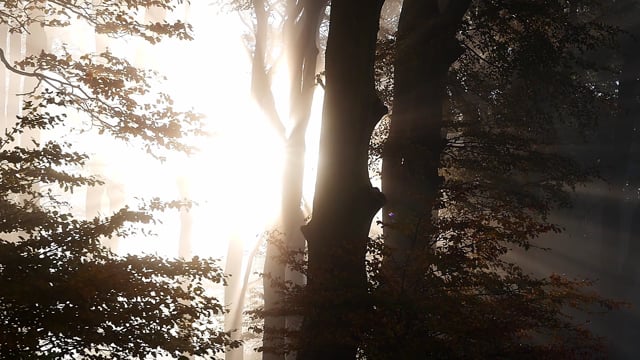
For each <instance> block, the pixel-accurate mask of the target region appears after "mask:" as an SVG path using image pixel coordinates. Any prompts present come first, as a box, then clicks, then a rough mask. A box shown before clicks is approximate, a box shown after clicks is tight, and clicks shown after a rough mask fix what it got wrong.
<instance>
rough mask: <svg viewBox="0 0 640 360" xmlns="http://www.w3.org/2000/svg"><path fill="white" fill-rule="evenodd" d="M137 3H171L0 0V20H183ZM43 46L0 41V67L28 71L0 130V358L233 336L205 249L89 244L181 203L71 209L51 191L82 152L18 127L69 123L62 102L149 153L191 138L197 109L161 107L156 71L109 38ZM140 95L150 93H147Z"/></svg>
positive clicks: (68, 183)
mask: <svg viewBox="0 0 640 360" xmlns="http://www.w3.org/2000/svg"><path fill="white" fill-rule="evenodd" d="M150 6H156V7H161V8H164V9H168V10H171V9H174V8H175V6H176V3H172V2H169V1H130V2H127V4H126V6H123V4H122V3H121V2H117V1H102V2H100V3H94V2H91V1H87V2H66V1H47V2H35V3H34V2H28V1H15V2H9V3H4V4H3V7H2V8H1V9H0V24H1V25H3V26H4V27H5V28H6V29H8V31H9V32H10V33H15V34H22V35H23V36H27V34H28V31H29V29H33V28H34V27H35V28H36V29H37V28H38V27H44V28H52V27H64V26H71V25H72V23H73V22H74V21H75V20H74V19H75V18H78V19H79V20H81V21H84V22H85V23H87V24H89V25H91V26H93V27H95V29H96V31H97V32H99V33H103V34H107V35H109V36H112V37H121V36H140V37H142V38H144V39H145V40H147V41H149V42H151V43H155V42H157V41H159V40H161V38H163V37H166V36H174V37H178V38H182V39H187V38H189V37H190V35H189V29H190V28H189V26H188V25H186V24H184V23H181V22H179V21H178V22H173V23H168V22H161V23H142V22H139V21H138V20H137V14H136V11H137V9H138V8H148V7H150ZM44 50H45V49H42V51H39V52H37V51H31V52H30V53H29V54H28V55H27V56H26V57H25V58H23V59H19V60H16V59H12V60H13V61H10V60H9V59H8V58H7V56H6V54H5V52H4V51H3V49H0V60H1V61H2V63H3V65H4V67H5V68H6V69H7V70H8V71H10V72H11V73H13V74H16V75H18V76H22V77H25V78H27V79H31V80H33V82H32V84H33V88H28V89H25V93H26V95H25V97H24V99H23V100H22V107H23V110H22V115H21V116H19V117H18V118H17V122H15V125H11V126H8V127H7V128H6V129H5V133H4V136H2V137H1V138H0V173H1V175H2V179H3V181H2V184H1V186H0V212H1V217H2V222H1V223H0V234H1V237H0V275H1V276H0V277H1V278H2V280H1V281H0V282H2V284H1V290H0V319H1V320H0V321H1V322H2V330H0V353H1V354H2V356H3V358H27V357H29V358H31V357H49V358H67V357H68V358H71V357H80V358H87V359H105V358H126V357H138V358H142V357H147V356H154V357H158V356H167V355H168V356H173V357H176V358H179V357H184V356H186V355H201V356H205V357H213V356H215V354H216V353H219V352H221V351H223V350H224V349H225V348H226V347H236V346H238V345H239V342H238V341H233V340H231V339H230V336H229V333H226V332H224V331H222V330H221V329H219V328H218V326H217V322H216V321H215V319H214V317H215V316H217V315H218V314H221V313H223V312H224V311H225V309H224V308H223V306H222V305H221V304H220V303H219V302H218V301H217V299H215V298H214V297H212V296H211V295H209V294H208V293H207V292H206V291H205V287H206V286H209V285H210V284H211V283H220V282H224V276H223V274H222V272H221V270H220V269H219V268H218V267H217V265H216V264H215V262H214V261H212V260H209V259H198V258H194V259H192V260H188V261H187V260H168V259H164V258H160V257H157V256H150V255H147V256H126V257H121V256H117V255H115V254H114V253H112V252H111V251H110V250H109V249H108V248H106V247H104V246H103V245H102V244H101V241H102V240H103V239H105V238H108V237H111V236H140V235H139V233H138V232H137V231H136V227H135V226H134V225H135V224H145V223H150V222H153V216H152V215H153V213H155V212H157V211H163V210H168V209H179V208H180V207H182V206H186V205H188V204H187V203H184V202H183V201H171V202H166V201H160V200H159V199H153V200H151V201H147V202H146V203H145V204H144V205H143V206H142V207H141V208H140V209H139V210H136V211H134V210H131V209H129V208H123V209H120V210H119V211H117V212H116V213H114V214H113V215H111V216H109V217H105V218H97V217H96V218H93V219H88V220H83V219H79V218H76V217H75V215H74V214H73V213H72V211H71V209H70V207H69V205H68V204H66V203H65V202H64V201H63V200H61V195H63V194H64V192H65V191H73V190H77V189H78V188H80V187H83V186H92V185H96V184H99V183H100V180H98V179H96V178H95V177H93V176H87V175H85V174H84V173H83V171H82V168H83V167H84V166H85V165H86V161H87V156H86V155H85V154H82V153H78V152H75V151H73V149H72V145H71V144H69V143H65V142H60V141H56V140H52V141H46V142H40V141H38V140H37V139H34V138H32V139H26V138H25V137H24V136H22V135H23V134H28V133H29V132H38V131H51V130H53V129H59V128H64V127H68V126H69V124H68V118H67V117H66V114H65V113H67V112H80V113H83V114H84V115H85V116H86V118H87V122H89V123H90V124H92V126H94V127H96V128H97V129H98V130H99V132H100V133H101V134H102V133H105V134H110V135H112V136H114V137H116V138H118V139H121V140H124V141H139V142H138V144H140V145H141V146H142V147H143V148H145V149H146V150H147V151H148V152H150V153H152V154H153V155H154V156H156V157H161V156H162V154H163V151H165V150H179V151H185V152H189V151H191V149H190V148H189V147H188V146H187V145H185V144H184V142H183V140H182V139H183V137H184V136H185V135H186V134H198V133H199V132H200V130H199V122H198V120H199V116H198V115H197V114H194V113H192V112H179V111H176V110H174V109H173V108H172V101H171V98H170V97H169V96H168V95H167V94H163V93H157V94H153V92H151V90H152V84H153V81H154V79H155V76H156V74H154V73H152V72H150V71H145V70H141V69H137V68H135V67H134V66H132V65H131V64H130V63H129V62H127V61H126V60H124V59H121V58H118V57H116V56H114V55H113V54H112V53H110V52H109V51H108V50H107V51H103V52H100V53H89V54H79V55H77V54H75V53H73V52H72V51H71V50H69V49H68V48H67V47H62V48H60V49H57V50H56V52H46V51H44ZM143 96H150V97H149V98H146V99H148V102H147V101H142V99H143ZM20 136H22V137H23V138H22V139H21V141H20V142H16V140H17V139H18V138H19V137H20ZM26 140H29V141H26ZM58 187H59V188H60V189H61V190H56V189H57V188H58ZM143 235H144V233H143Z"/></svg>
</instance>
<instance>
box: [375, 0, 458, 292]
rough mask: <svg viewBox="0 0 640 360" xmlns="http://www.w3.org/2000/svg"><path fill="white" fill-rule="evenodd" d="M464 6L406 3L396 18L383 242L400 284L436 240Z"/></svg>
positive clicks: (407, 0) (384, 167)
mask: <svg viewBox="0 0 640 360" xmlns="http://www.w3.org/2000/svg"><path fill="white" fill-rule="evenodd" d="M469 2H470V1H468V0H459V1H457V0H450V1H448V2H446V4H444V5H442V4H441V2H437V1H423V0H405V1H404V3H403V6H402V11H401V14H400V19H399V23H398V32H397V37H396V44H397V49H396V59H395V63H394V69H395V70H394V71H395V77H394V102H393V112H392V116H391V123H390V128H389V138H388V140H387V143H386V144H385V150H384V157H383V163H382V189H383V191H384V194H385V196H386V197H387V200H388V202H387V205H386V207H385V209H384V211H383V223H384V237H385V243H386V245H387V246H389V247H390V248H392V249H393V255H392V257H391V265H392V266H391V268H390V270H391V271H392V273H394V272H395V274H394V275H396V277H397V280H399V281H400V284H402V283H404V281H405V280H406V279H404V276H405V274H406V273H405V272H404V271H402V269H403V268H404V267H405V265H406V264H407V261H408V257H409V256H410V253H411V252H412V251H413V250H418V249H420V248H422V249H424V248H425V246H427V245H428V244H429V242H430V240H432V239H433V237H434V236H435V234H433V214H434V213H435V212H436V211H437V209H436V202H437V199H438V191H439V189H440V186H441V182H442V180H441V178H440V176H439V174H438V169H439V167H440V155H441V153H442V150H443V145H444V140H443V137H442V131H443V129H442V127H443V118H442V117H443V111H442V108H443V99H444V93H445V81H446V76H447V73H448V70H449V67H450V66H451V64H452V63H453V62H454V61H455V60H456V59H457V58H458V57H459V56H460V55H461V54H462V50H461V47H460V45H459V44H458V40H457V39H456V37H455V34H456V32H457V30H458V27H459V25H460V22H461V19H462V16H463V15H464V13H465V12H466V9H467V8H468V6H469ZM439 4H440V5H439ZM400 286H402V285H400Z"/></svg>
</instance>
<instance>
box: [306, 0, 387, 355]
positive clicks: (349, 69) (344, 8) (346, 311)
mask: <svg viewBox="0 0 640 360" xmlns="http://www.w3.org/2000/svg"><path fill="white" fill-rule="evenodd" d="M382 4H383V1H374V2H371V1H353V0H350V1H333V2H332V3H331V15H330V29H329V37H328V40H327V50H326V56H325V59H326V60H325V75H326V87H325V100H324V108H323V121H322V128H321V134H320V159H319V164H318V175H317V179H316V191H315V196H314V204H313V216H312V218H311V221H310V222H309V223H308V224H307V225H306V226H304V227H303V234H304V235H305V238H306V240H307V248H308V272H307V276H308V283H307V290H306V292H307V295H308V297H307V298H306V299H305V300H306V303H305V304H304V306H305V308H304V320H303V325H302V329H301V344H300V352H299V355H298V357H299V358H300V359H353V358H355V356H356V351H357V348H358V342H359V340H360V339H359V337H360V336H361V334H362V329H361V324H359V323H358V321H357V320H356V319H357V318H358V315H362V314H366V313H367V312H368V311H370V309H371V308H370V303H369V301H368V300H367V275H366V269H365V254H366V247H367V242H368V234H369V226H370V224H371V220H372V219H373V216H374V215H375V213H376V212H377V211H378V210H379V209H380V207H381V206H382V204H383V202H384V198H383V196H382V195H381V193H380V191H379V190H377V189H374V188H373V187H372V186H371V182H370V180H369V175H368V168H367V164H368V161H367V154H368V146H369V138H370V136H371V133H372V132H373V128H374V126H375V125H376V123H377V122H378V120H380V117H381V116H382V115H383V114H384V113H385V112H386V108H385V107H384V106H383V105H382V102H381V101H380V100H379V98H378V96H377V95H376V93H375V87H374V68H373V65H374V56H375V47H376V34H377V31H378V26H379V25H378V22H379V16H380V10H381V7H382ZM356 18H357V19H359V21H358V22H357V24H356V23H355V22H353V19H356Z"/></svg>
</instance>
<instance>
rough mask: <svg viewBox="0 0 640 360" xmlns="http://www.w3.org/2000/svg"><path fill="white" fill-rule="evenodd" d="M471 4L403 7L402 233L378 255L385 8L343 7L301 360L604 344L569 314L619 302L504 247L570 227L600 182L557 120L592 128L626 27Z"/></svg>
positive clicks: (394, 198)
mask: <svg viewBox="0 0 640 360" xmlns="http://www.w3.org/2000/svg"><path fill="white" fill-rule="evenodd" d="M470 4H471V3H470V2H466V1H449V2H440V3H438V4H435V3H424V2H413V1H404V2H403V14H404V15H406V16H402V15H401V18H400V25H399V29H398V34H397V36H398V37H397V38H396V50H397V52H396V58H395V64H396V67H395V69H394V70H395V72H396V75H395V76H396V77H395V86H396V88H395V89H394V90H395V94H394V98H393V113H392V120H391V130H390V137H393V138H390V140H389V141H390V144H387V145H388V146H389V148H387V149H386V150H385V151H387V152H388V153H387V155H388V156H393V158H392V159H391V163H390V164H389V163H387V164H386V165H391V168H392V169H393V167H394V166H395V167H396V170H397V171H395V172H394V171H393V170H392V171H391V173H387V174H385V169H383V174H382V176H383V179H384V178H385V177H386V178H387V179H389V178H391V179H392V180H395V181H396V183H394V184H391V190H392V191H391V192H390V194H389V204H390V206H392V205H393V206H394V210H393V211H392V213H393V215H392V216H389V215H390V214H387V215H388V216H387V217H386V220H385V221H383V225H384V226H385V227H387V228H388V229H390V230H394V231H398V232H400V236H398V235H397V234H396V235H392V239H391V241H392V242H390V244H393V245H394V246H393V247H394V248H392V249H382V250H380V248H379V247H378V245H376V244H375V242H371V241H369V240H368V238H367V235H368V231H369V225H370V221H371V218H372V217H373V215H374V214H375V212H376V211H377V209H378V207H379V206H381V205H382V199H383V197H382V196H381V194H379V193H378V192H376V191H374V190H373V189H372V188H371V184H370V182H369V178H368V174H367V171H366V164H367V156H366V153H363V148H364V147H366V145H363V139H364V140H366V141H367V142H368V140H369V137H370V135H371V131H372V130H373V126H374V125H375V124H376V123H377V121H378V120H379V119H380V116H381V115H382V114H383V113H384V112H382V111H379V110H381V109H382V107H381V105H380V103H379V100H377V96H376V95H375V93H374V92H373V82H372V80H371V77H373V65H374V64H373V60H372V58H373V50H374V47H373V45H371V42H369V41H371V39H372V38H375V34H376V32H377V29H378V27H377V21H378V19H377V18H376V19H373V17H377V16H378V15H379V7H378V6H377V4H376V5H375V6H374V5H373V4H370V3H369V4H364V3H363V4H359V3H357V2H349V3H348V4H345V3H343V2H336V1H334V2H333V3H332V9H331V20H330V21H331V22H330V31H329V41H328V45H327V54H326V76H327V86H326V94H325V108H324V115H323V125H322V126H323V127H322V134H321V159H320V165H319V173H318V179H317V184H316V197H315V201H314V211H313V216H312V220H311V222H310V223H309V224H308V225H307V226H306V227H304V228H303V229H304V230H303V232H304V234H305V237H306V238H307V242H308V258H309V260H308V276H309V283H308V285H307V288H306V290H305V294H304V298H303V300H302V301H303V307H304V315H305V319H304V324H303V328H302V334H301V340H300V341H301V343H300V347H301V350H300V353H299V356H300V358H302V359H314V358H336V359H353V358H355V356H356V353H357V352H358V349H359V351H360V352H361V353H362V354H364V356H366V358H388V356H389V354H394V356H400V357H406V358H491V357H504V358H513V357H516V358H520V357H524V356H531V357H532V358H539V357H547V358H567V357H575V358H583V357H585V356H588V355H589V354H591V353H592V352H593V351H596V350H598V349H600V347H599V346H600V344H599V342H598V341H597V339H594V338H593V337H592V336H591V335H590V332H589V331H588V329H587V328H585V327H584V326H581V325H580V324H579V323H577V320H575V319H573V318H572V317H571V316H570V313H569V312H568V310H567V309H568V308H575V309H577V310H578V311H589V309H590V307H592V306H596V307H597V306H599V305H602V306H603V307H604V308H612V307H615V306H617V303H615V302H611V301H607V300H604V299H601V298H599V297H598V296H597V295H594V294H592V293H589V292H588V291H587V290H586V289H585V286H587V285H588V284H589V283H588V282H583V281H580V280H576V281H574V280H569V279H566V278H563V277H561V276H557V275H551V276H549V277H547V278H537V277H536V276H534V275H531V274H527V273H525V272H524V271H523V270H522V269H520V267H519V266H518V265H517V264H514V263H512V262H511V261H510V260H509V259H508V257H507V255H509V249H510V248H513V247H523V248H529V247H532V246H535V243H534V242H533V241H534V240H535V238H536V237H538V236H539V235H540V234H544V233H546V232H549V231H558V230H559V228H558V227H557V226H555V225H554V224H552V223H549V222H548V220H547V215H548V213H549V211H550V209H552V208H554V207H556V206H559V205H564V204H567V200H568V198H569V197H568V193H567V192H566V189H567V187H571V186H575V185H576V184H577V183H579V182H581V181H585V180H586V179H588V176H589V174H588V173H587V172H585V171H584V170H583V169H581V168H580V167H578V166H577V164H576V162H575V161H572V160H571V159H569V158H567V157H566V156H563V155H562V154H560V153H558V152H557V151H554V148H553V146H554V145H555V144H556V142H554V141H555V139H557V138H558V137H557V136H556V134H557V132H558V131H559V130H558V129H561V128H559V127H558V125H560V124H567V123H568V124H577V125H579V126H586V125H588V124H589V123H590V122H591V121H592V120H593V119H594V118H595V117H596V116H597V115H598V114H599V109H600V106H605V105H606V104H607V102H608V101H609V100H610V99H611V96H612V95H613V93H611V92H609V91H607V85H606V84H601V83H594V82H590V81H589V80H588V79H589V78H590V77H591V75H592V72H593V71H594V68H591V67H590V64H589V63H588V62H587V61H585V60H584V54H585V53H587V51H589V50H590V49H592V48H594V47H596V48H597V47H602V46H610V45H611V44H612V40H613V38H614V36H613V34H614V33H615V31H613V30H612V29H611V28H608V27H606V26H602V25H600V24H598V23H595V22H592V21H582V22H573V21H572V20H571V19H569V18H568V17H569V14H570V11H567V9H566V8H565V7H564V6H565V4H563V3H561V2H554V1H550V2H544V3H536V4H528V3H527V4H525V3H521V2H516V3H512V2H491V3H473V5H472V6H473V11H469V12H468V11H467V8H468V7H469V6H470ZM380 5H381V4H380ZM583 5H584V7H582V8H581V9H583V10H582V11H586V10H589V9H590V7H589V6H590V5H591V4H587V3H585V4H583ZM356 16H357V17H358V18H359V19H361V22H360V23H359V24H358V26H350V25H349V24H351V23H352V22H351V19H353V18H354V17H356ZM425 18H426V19H428V20H429V21H426V22H425V21H424V20H425ZM522 22H525V23H522ZM461 30H462V31H461ZM434 48H437V49H439V51H437V52H434V51H428V50H433V49H434ZM463 55H464V56H463ZM461 56H463V57H461ZM532 59H535V60H532ZM454 62H457V66H456V65H454V67H453V68H451V66H452V64H454ZM496 64H497V65H496ZM545 86H546V87H545ZM543 89H546V90H543ZM562 93H564V94H566V93H576V94H579V95H580V97H579V98H578V100H573V99H566V97H562V96H559V94H562ZM549 94H557V95H556V96H549ZM583 102H584V103H583ZM443 108H444V110H446V111H443ZM372 109H373V110H372ZM376 109H377V110H378V111H375V110H376ZM396 116H397V117H396ZM394 117H396V118H394ZM396 120H398V122H397V123H395V125H394V121H396ZM443 134H446V137H445V136H443ZM541 140H544V141H541ZM383 186H384V184H383ZM383 189H385V188H384V187H383ZM385 191H386V190H385ZM395 207H397V210H396V208H395ZM396 214H397V215H396ZM405 214H409V215H408V216H407V215H405ZM434 215H435V216H434ZM409 230H410V231H409ZM393 236H396V238H395V239H393ZM385 240H386V239H385ZM367 246H369V247H370V248H371V249H373V254H372V256H373V257H372V258H370V259H372V260H370V261H369V262H366V260H365V259H366V256H365V255H366V251H365V248H366V247H367ZM381 259H391V262H392V263H391V266H389V261H387V262H386V265H385V261H383V260H381ZM365 266H369V270H370V272H369V281H370V282H369V283H367V273H366V268H365ZM367 284H368V285H367ZM356 304H357V305H356ZM505 309H509V310H508V311H505ZM503 315H504V316H503ZM497 338H498V339H500V341H498V342H496V339H497Z"/></svg>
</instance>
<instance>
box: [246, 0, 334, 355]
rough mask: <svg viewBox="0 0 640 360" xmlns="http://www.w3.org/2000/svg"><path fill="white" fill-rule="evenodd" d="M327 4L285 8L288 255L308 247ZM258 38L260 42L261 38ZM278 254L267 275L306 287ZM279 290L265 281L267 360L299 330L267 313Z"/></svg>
mask: <svg viewBox="0 0 640 360" xmlns="http://www.w3.org/2000/svg"><path fill="white" fill-rule="evenodd" d="M326 4H327V1H326V0H321V1H315V0H305V1H302V2H300V4H298V3H297V2H296V1H289V2H288V4H287V7H288V9H287V10H288V14H287V16H288V19H287V23H286V25H285V35H286V37H285V39H286V40H285V41H286V44H285V47H286V48H287V50H288V60H289V61H288V64H287V65H288V68H289V78H290V85H289V90H290V109H289V121H290V122H291V123H292V130H291V132H290V134H289V135H288V136H286V139H285V145H286V153H285V163H284V169H283V171H284V174H283V189H282V214H281V215H282V217H281V219H282V230H283V232H284V245H285V246H286V249H287V251H301V250H304V247H305V243H304V237H303V236H302V233H301V232H300V227H301V226H302V225H303V224H304V214H303V212H302V209H301V202H302V186H303V180H304V156H305V150H306V146H305V135H306V132H307V125H308V124H309V117H310V114H311V106H312V101H313V93H314V88H315V75H316V66H317V58H318V47H317V40H318V29H319V27H320V22H321V20H322V15H323V14H324V9H325V7H326ZM256 5H258V3H256ZM256 15H257V16H263V17H264V16H265V14H262V13H260V9H257V12H256ZM256 38H257V40H258V36H256ZM257 55H258V54H256V56H257ZM254 66H255V64H254ZM261 66H264V65H261ZM267 112H268V111H267ZM279 255H280V254H279V249H278V248H277V247H276V246H275V245H274V244H268V245H267V255H266V259H265V267H264V272H265V274H269V275H270V276H269V277H270V278H272V279H275V278H279V279H280V281H282V280H286V281H291V282H293V283H294V284H297V285H303V284H304V276H303V275H302V274H301V273H299V272H296V271H291V270H287V269H286V264H284V263H282V262H281V261H279V260H277V258H278V256H279ZM277 289H278V288H277V286H276V287H273V286H272V284H271V280H269V279H268V278H267V280H266V281H265V283H264V294H265V296H264V303H265V310H266V311H267V314H266V316H265V326H264V335H263V346H264V348H265V351H264V354H263V359H264V360H279V359H284V358H285V354H284V353H282V352H281V351H282V350H283V347H284V346H285V342H286V333H285V332H283V331H282V330H283V329H286V331H295V330H299V328H300V324H301V318H300V317H299V316H295V315H286V316H284V317H283V316H273V315H270V314H269V312H280V311H281V309H280V308H281V305H282V299H281V296H280V293H279V292H278V290H277ZM286 358H287V359H295V358H296V354H295V352H294V353H291V354H288V355H287V356H286Z"/></svg>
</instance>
